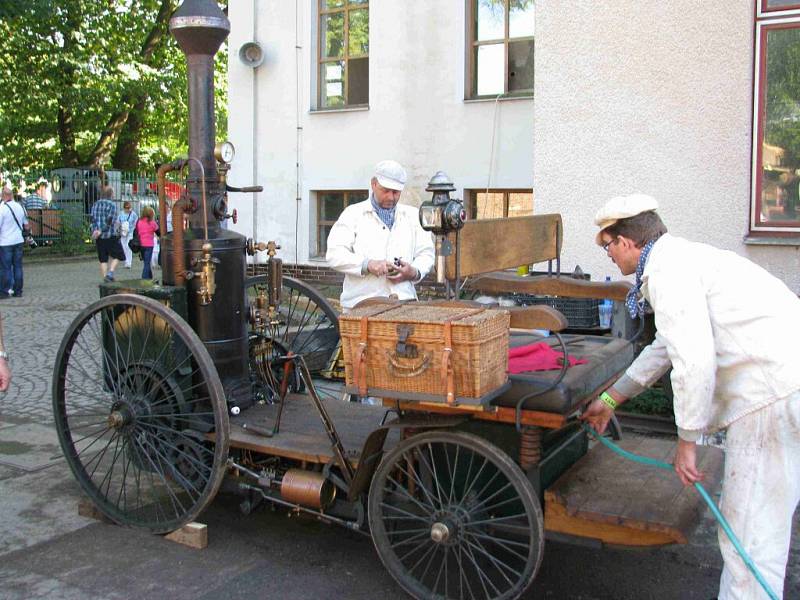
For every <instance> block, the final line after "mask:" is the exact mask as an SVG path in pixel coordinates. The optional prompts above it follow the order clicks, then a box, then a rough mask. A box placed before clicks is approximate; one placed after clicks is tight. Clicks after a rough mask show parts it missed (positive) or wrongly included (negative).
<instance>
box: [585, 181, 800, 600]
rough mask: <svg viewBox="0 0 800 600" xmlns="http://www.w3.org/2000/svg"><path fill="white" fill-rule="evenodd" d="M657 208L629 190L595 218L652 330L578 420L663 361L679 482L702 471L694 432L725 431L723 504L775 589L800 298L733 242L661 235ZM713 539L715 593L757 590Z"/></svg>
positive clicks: (599, 414) (788, 502)
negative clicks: (718, 565) (630, 278)
mask: <svg viewBox="0 0 800 600" xmlns="http://www.w3.org/2000/svg"><path fill="white" fill-rule="evenodd" d="M657 208H658V203H657V202H656V200H655V199H654V198H651V197H650V196H645V195H642V194H634V195H632V196H624V197H617V198H613V199H612V200H610V201H609V202H608V203H607V204H606V205H605V206H604V207H603V208H601V209H600V211H599V212H598V213H597V215H596V217H595V223H596V224H597V225H598V226H599V227H600V232H599V233H598V234H597V238H596V241H597V244H598V245H600V246H601V247H602V248H603V249H604V250H605V251H606V252H607V254H608V256H609V257H610V258H611V260H613V261H614V263H615V264H616V265H617V267H619V270H620V271H621V272H622V274H623V275H631V274H634V273H635V274H636V284H635V286H634V288H633V289H632V290H631V293H630V294H629V297H628V301H627V302H626V304H627V306H628V310H629V311H630V313H631V315H632V316H636V315H638V314H641V313H642V312H643V311H644V310H645V306H646V303H647V304H649V305H650V306H651V307H652V309H653V312H654V314H655V322H656V329H657V333H656V337H655V340H654V341H653V343H652V344H650V345H649V346H648V347H647V348H645V349H644V350H643V351H642V353H641V354H640V355H639V356H638V357H637V358H636V360H635V361H634V362H633V364H631V366H630V367H629V368H628V370H627V371H626V373H625V375H624V376H623V377H622V378H621V379H620V380H619V381H617V382H616V383H615V384H614V385H613V386H612V387H611V388H610V389H608V390H606V391H605V392H604V393H603V394H601V395H600V397H599V398H598V399H596V400H594V401H593V402H592V404H591V405H590V406H589V408H588V409H587V411H586V412H585V413H584V415H583V418H584V419H585V420H587V421H588V422H589V423H590V424H591V425H593V426H594V427H595V428H596V429H597V430H598V431H603V430H604V429H605V427H606V425H607V424H608V421H609V419H610V418H611V415H612V412H613V410H614V408H616V407H617V406H618V405H620V404H621V403H623V402H624V401H625V400H627V399H628V398H631V397H633V396H636V395H637V394H639V393H640V392H642V391H643V390H644V389H645V388H647V387H649V386H650V385H652V384H653V383H654V382H656V381H657V380H658V379H659V378H660V377H661V376H662V375H663V374H664V373H665V372H666V371H667V370H668V369H669V367H672V374H671V380H672V389H673V392H674V400H673V402H674V411H675V422H676V424H677V426H678V436H679V439H678V448H677V452H676V454H675V459H674V463H673V464H674V469H675V472H676V473H677V474H678V477H680V479H681V481H682V482H683V483H684V485H689V484H691V483H694V482H695V481H701V480H702V479H703V476H704V475H703V473H702V472H700V471H699V470H698V469H697V464H696V456H695V452H696V447H697V440H698V439H700V437H701V436H702V435H703V434H707V433H711V432H715V431H719V430H723V429H725V430H726V441H725V473H724V479H723V488H722V503H721V509H722V513H723V514H724V515H725V517H726V519H727V520H728V521H729V523H730V524H731V527H732V529H733V531H734V533H735V534H736V535H737V536H738V537H739V539H740V541H741V542H742V545H743V546H744V549H745V550H746V551H747V553H748V554H749V555H750V556H751V557H752V559H753V561H754V562H755V564H756V566H757V567H758V569H759V570H760V571H761V573H762V574H763V576H764V577H765V579H766V581H767V582H768V583H769V585H770V587H771V588H772V589H773V591H774V592H775V593H776V594H778V596H779V597H780V596H781V594H782V592H783V585H784V575H785V571H786V561H787V557H788V553H789V544H790V537H791V530H792V515H793V514H794V511H795V508H796V507H797V504H798V500H800V368H798V358H797V348H798V340H800V299H798V297H797V295H796V294H795V293H793V292H792V291H791V290H789V288H788V287H786V285H784V283H783V282H781V281H780V280H779V279H777V278H776V277H773V276H772V275H770V274H769V273H768V272H767V271H765V270H764V269H762V268H761V267H759V266H758V265H756V264H754V263H752V262H750V261H749V260H747V259H745V258H742V257H741V256H739V255H737V254H735V253H733V252H729V251H725V250H719V249H717V248H714V247H712V246H709V245H706V244H700V243H696V242H690V241H688V240H684V239H681V238H678V237H675V236H672V235H670V234H669V233H667V228H666V227H665V226H664V224H663V222H662V221H661V218H660V217H659V216H658V214H657V213H656V209H657ZM718 537H719V543H720V549H721V551H722V557H723V560H724V568H723V571H722V577H721V580H720V590H719V599H720V600H731V599H737V600H738V599H745V598H747V599H756V598H766V597H767V595H766V594H765V592H764V591H763V590H762V589H761V587H760V585H759V584H758V582H757V581H756V579H755V577H753V576H752V575H751V574H750V572H749V571H748V570H747V567H746V566H745V564H744V562H743V561H742V559H741V558H740V557H739V555H738V554H737V552H736V550H735V549H734V547H733V545H732V544H731V543H730V541H729V540H728V539H727V537H726V536H725V534H724V532H723V531H722V530H721V528H720V531H719V535H718Z"/></svg>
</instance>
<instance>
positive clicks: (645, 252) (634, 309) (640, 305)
mask: <svg viewBox="0 0 800 600" xmlns="http://www.w3.org/2000/svg"><path fill="white" fill-rule="evenodd" d="M655 243H656V240H650V241H649V242H647V243H646V244H645V246H644V248H642V253H641V254H640V255H639V263H638V264H637V265H636V284H635V285H634V286H633V287H632V288H631V291H630V292H628V295H627V297H626V298H625V306H627V307H628V312H629V313H630V315H631V319H635V318H636V317H639V316H643V315H644V313H645V310H647V309H649V308H650V305H649V304H648V302H647V300H645V299H642V301H641V302H639V295H640V294H641V293H642V274H643V273H644V265H645V264H646V263H647V257H648V256H650V250H652V249H653V244H655Z"/></svg>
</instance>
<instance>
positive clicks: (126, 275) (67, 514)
mask: <svg viewBox="0 0 800 600" xmlns="http://www.w3.org/2000/svg"><path fill="white" fill-rule="evenodd" d="M140 272H141V264H140V263H135V265H134V269H132V270H126V269H120V270H119V271H118V272H117V273H116V275H117V279H118V280H125V279H137V278H138V276H139V274H140ZM158 274H159V273H158V272H156V276H158ZM99 284H100V274H99V269H98V265H97V262H96V261H95V260H92V259H87V260H80V261H74V262H64V263H39V264H28V265H26V266H25V290H24V292H25V295H24V296H23V297H22V298H11V299H8V300H4V301H2V302H0V313H1V314H2V317H3V326H4V334H5V342H6V347H7V348H8V351H9V353H10V355H11V364H12V369H13V382H12V387H11V389H10V390H9V391H8V392H7V393H6V394H4V395H0V432H2V433H3V435H0V438H2V440H5V441H2V442H1V443H0V598H3V599H5V598H20V599H22V598H25V599H26V600H27V599H29V598H47V599H50V598H76V599H77V598H81V599H84V598H86V599H98V600H99V599H100V598H131V597H139V598H164V597H172V598H177V599H183V598H186V599H187V600H188V599H189V598H199V597H202V598H206V599H208V600H211V599H215V598H226V599H230V598H252V597H267V596H268V597H270V598H276V599H279V598H287V599H289V598H291V599H293V600H294V599H295V598H312V597H315V598H316V597H342V598H345V597H346V598H365V599H366V598H375V597H383V598H387V599H388V598H400V597H405V596H404V595H403V594H402V593H401V592H400V591H399V588H398V587H397V586H396V585H395V584H394V582H393V581H392V580H391V578H390V577H389V575H388V574H387V573H386V571H385V570H384V569H383V568H382V566H381V565H380V561H379V560H378V558H377V556H376V555H375V553H374V551H373V548H372V545H371V543H370V542H369V541H368V540H367V539H366V538H362V537H359V536H355V535H354V534H349V533H348V532H345V531H341V530H339V529H335V528H329V527H325V526H323V525H320V524H318V523H313V522H302V520H301V521H299V522H295V520H294V519H292V520H291V521H290V520H287V519H286V518H285V516H283V514H282V513H270V512H264V513H260V514H258V515H251V516H250V517H248V519H246V520H245V519H242V518H241V516H240V515H239V514H238V512H237V510H236V506H235V502H233V504H232V502H231V500H230V499H228V498H224V497H221V498H220V499H219V500H217V501H215V502H214V503H213V505H212V507H211V508H210V509H209V510H208V511H207V513H204V516H203V519H204V521H206V522H207V523H208V524H209V531H210V534H209V535H210V537H211V538H212V543H211V545H210V546H209V548H208V550H207V551H204V552H200V553H198V552H196V551H193V550H189V549H186V548H183V547H179V546H176V545H175V544H170V543H169V542H166V541H164V540H162V539H161V538H157V537H154V536H148V535H146V534H144V533H142V532H138V531H132V530H127V529H123V528H119V527H114V526H110V525H107V524H103V523H98V522H97V521H92V520H89V519H86V518H83V517H80V516H79V515H78V514H77V510H76V506H77V502H78V499H79V498H80V497H81V495H82V494H81V490H80V488H79V486H78V484H77V482H76V481H75V480H74V478H73V477H72V475H71V474H70V472H69V470H68V469H67V467H66V463H65V461H64V460H63V458H62V457H61V453H60V450H59V448H58V443H57V441H56V436H55V429H54V427H53V416H52V408H51V398H50V385H51V378H52V372H53V366H54V362H55V357H56V353H57V350H58V346H59V344H60V342H61V339H62V337H63V335H64V333H65V332H66V330H67V328H68V326H69V324H70V322H71V321H72V320H73V319H74V318H75V317H76V316H77V315H78V313H79V312H80V311H81V310H82V309H83V308H85V307H86V306H87V305H88V304H90V303H91V302H92V301H94V300H96V299H97V298H99V290H98V285H99ZM10 432H18V433H19V435H18V436H17V437H16V438H14V436H13V435H10ZM9 440H10V441H9ZM797 521H798V518H797V516H796V517H795V527H794V536H793V544H792V548H793V551H792V554H791V555H790V558H789V565H788V571H787V572H788V576H787V587H786V596H785V597H786V598H800V527H798V523H797ZM715 530H716V526H715V524H714V522H713V520H712V519H711V517H710V516H709V515H708V513H706V516H705V517H704V519H703V520H702V522H701V524H700V526H699V527H698V529H697V530H696V532H695V533H694V534H693V535H692V538H691V539H690V542H689V544H688V545H686V546H674V547H669V548H662V549H655V550H648V551H632V550H616V549H605V550H602V551H601V550H597V549H593V548H582V547H575V546H571V545H565V544H559V543H553V542H549V543H548V544H547V550H546V552H545V558H544V563H543V564H542V569H541V571H540V574H539V576H538V577H537V580H536V582H535V584H534V586H533V588H532V589H531V591H530V592H529V594H528V595H527V597H531V598H532V597H537V598H539V597H546V598H554V599H561V598H581V599H585V600H609V599H611V598H613V599H615V600H620V599H626V598H637V599H638V598H642V597H648V598H653V599H654V600H656V599H658V600H662V599H663V600H667V599H670V598H682V599H683V598H687V599H692V598H697V599H699V600H703V599H706V598H709V597H711V596H713V595H714V593H715V591H716V586H717V580H718V577H719V569H720V566H721V559H720V557H719V552H718V550H717V548H716V531H715ZM77 549H79V551H76V550H77ZM276 549H279V551H277V552H276ZM298 565H304V566H305V567H306V568H299V567H298ZM590 571H592V572H593V573H594V574H595V575H597V574H599V575H600V576H599V578H598V577H597V576H595V577H592V576H590ZM364 573H369V575H368V576H366V577H365V576H363V575H360V574H364ZM643 584H644V585H646V586H647V589H648V591H647V593H645V594H643V593H642V590H641V586H642V585H643Z"/></svg>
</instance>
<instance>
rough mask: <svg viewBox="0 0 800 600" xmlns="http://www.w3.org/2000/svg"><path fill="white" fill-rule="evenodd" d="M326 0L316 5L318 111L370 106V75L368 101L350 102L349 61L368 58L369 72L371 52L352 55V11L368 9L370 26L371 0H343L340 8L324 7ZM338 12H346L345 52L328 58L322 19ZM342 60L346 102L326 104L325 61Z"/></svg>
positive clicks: (343, 87)
mask: <svg viewBox="0 0 800 600" xmlns="http://www.w3.org/2000/svg"><path fill="white" fill-rule="evenodd" d="M325 2H326V0H316V7H317V15H316V17H317V18H316V20H317V35H316V37H317V64H316V66H315V70H316V81H317V93H316V104H317V106H316V110H317V111H327V110H334V111H335V110H348V109H353V108H368V107H369V87H370V86H369V76H368V79H367V102H365V103H360V104H350V103H348V98H349V96H350V93H349V92H350V90H349V81H348V76H349V73H350V71H349V64H348V63H349V61H350V60H351V59H361V58H366V59H367V73H369V52H367V53H366V54H357V55H354V56H350V12H351V11H353V10H366V11H367V23H368V25H367V26H368V27H369V15H370V12H371V11H370V6H369V0H367V1H366V2H363V3H362V2H360V3H358V4H356V3H354V2H352V0H343V2H344V3H343V5H342V6H341V7H339V8H329V9H325V8H323V5H324V4H325ZM336 13H344V38H343V42H342V45H343V53H342V56H341V57H336V58H326V57H325V56H324V54H325V40H324V39H323V28H322V20H323V19H324V18H325V17H326V16H327V15H331V14H336ZM367 39H369V32H368V33H367ZM339 61H342V62H344V72H343V75H342V89H343V92H344V94H343V96H344V104H342V105H341V106H324V104H323V98H322V86H323V85H325V78H324V77H323V73H322V67H323V65H324V64H325V63H335V62H339Z"/></svg>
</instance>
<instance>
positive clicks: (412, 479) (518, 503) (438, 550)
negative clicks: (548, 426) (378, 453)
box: [369, 432, 543, 599]
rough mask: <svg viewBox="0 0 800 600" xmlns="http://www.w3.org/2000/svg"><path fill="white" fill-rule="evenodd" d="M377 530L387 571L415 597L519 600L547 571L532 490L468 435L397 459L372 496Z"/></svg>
mask: <svg viewBox="0 0 800 600" xmlns="http://www.w3.org/2000/svg"><path fill="white" fill-rule="evenodd" d="M369 523H370V529H371V531H372V538H373V541H374V543H375V547H376V549H377V551H378V554H379V555H380V557H381V560H382V561H383V563H384V565H385V566H386V568H387V569H388V570H389V572H390V573H391V574H392V576H394V578H395V579H396V580H397V582H398V583H399V584H400V585H401V586H402V587H403V588H404V589H405V590H406V591H407V592H409V593H410V594H412V595H413V596H415V597H417V598H462V599H467V598H468V599H473V598H474V599H484V598H485V599H499V598H516V597H517V596H518V595H519V594H521V593H522V592H523V591H524V590H525V589H526V588H527V587H528V586H529V585H530V583H531V582H532V581H533V578H534V577H535V576H536V572H537V571H538V568H539V564H540V562H541V556H542V550H543V521H542V513H541V509H540V507H539V503H538V501H537V500H536V498H535V496H534V493H533V489H532V487H531V485H530V483H529V482H528V481H527V479H526V478H525V476H524V474H523V473H522V471H521V470H520V469H519V467H518V466H517V465H516V464H514V462H513V461H511V459H510V458H508V456H507V455H505V454H503V453H502V452H501V451H499V450H498V449H497V448H496V447H495V446H493V445H491V444H489V443H488V442H486V441H485V440H483V439H481V438H479V437H476V436H473V435H469V434H464V433H451V432H437V433H426V434H421V435H417V436H414V437H412V438H410V439H408V440H406V441H404V442H402V443H401V444H399V445H398V446H397V447H396V448H395V449H394V450H392V451H391V452H390V453H389V454H388V455H387V456H386V458H385V459H384V460H383V462H382V463H381V466H380V467H379V468H378V470H377V472H376V473H375V476H374V478H373V482H372V485H371V487H370V493H369Z"/></svg>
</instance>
